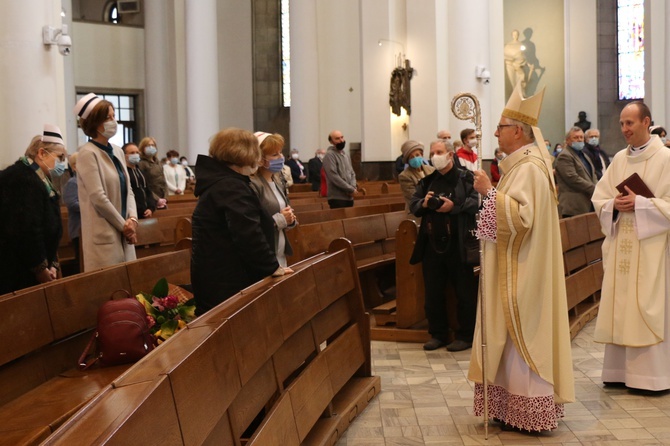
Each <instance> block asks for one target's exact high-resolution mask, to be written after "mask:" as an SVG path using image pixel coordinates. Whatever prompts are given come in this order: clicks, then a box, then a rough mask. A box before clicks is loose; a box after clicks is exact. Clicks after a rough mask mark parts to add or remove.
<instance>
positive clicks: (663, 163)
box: [592, 137, 670, 347]
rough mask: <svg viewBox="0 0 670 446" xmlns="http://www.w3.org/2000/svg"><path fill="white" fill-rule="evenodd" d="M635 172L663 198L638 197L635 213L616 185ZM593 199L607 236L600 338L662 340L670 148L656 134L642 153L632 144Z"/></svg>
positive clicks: (640, 342)
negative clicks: (620, 207) (622, 207)
mask: <svg viewBox="0 0 670 446" xmlns="http://www.w3.org/2000/svg"><path fill="white" fill-rule="evenodd" d="M634 172H636V173H638V174H639V175H640V177H641V178H642V180H643V181H644V182H645V184H646V185H647V186H648V187H649V189H651V191H652V192H653V193H654V196H655V197H657V198H652V199H650V200H647V199H645V198H643V197H638V198H636V203H635V212H623V213H616V212H615V211H614V206H613V199H614V198H615V197H616V196H617V195H618V193H619V192H618V191H617V189H616V185H617V184H619V183H621V182H622V181H623V180H624V179H626V178H628V177H629V176H630V175H631V174H633V173H634ZM592 200H593V205H594V207H595V210H596V213H597V214H598V217H599V218H600V222H601V226H602V228H603V232H604V233H605V236H606V237H605V241H604V243H603V248H602V250H603V265H604V269H605V275H604V278H603V286H602V292H601V302H600V308H599V310H598V320H597V322H596V329H595V336H594V337H595V340H596V341H597V342H603V343H609V344H616V345H622V346H627V347H644V346H649V345H654V344H658V343H659V342H661V341H663V333H664V327H665V312H666V311H667V310H666V299H667V293H668V290H666V278H665V271H666V265H667V261H668V257H667V256H668V251H667V250H668V235H669V234H670V150H668V149H667V148H665V147H664V146H663V143H662V142H661V140H660V138H658V137H652V139H651V142H650V143H649V145H648V146H647V148H646V149H644V151H642V153H640V154H639V155H637V156H631V151H630V147H628V148H626V149H624V150H622V151H620V152H619V153H617V154H616V156H615V157H614V159H613V160H612V164H611V165H610V167H609V168H608V169H607V170H606V171H605V174H604V175H603V177H602V179H601V180H600V181H599V182H598V184H597V185H596V189H595V191H594V193H593V199H592ZM615 214H618V215H615ZM654 214H655V215H656V216H658V217H660V220H661V221H660V222H659V221H655V220H654ZM658 217H657V218H656V220H658Z"/></svg>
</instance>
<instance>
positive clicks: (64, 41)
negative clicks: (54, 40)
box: [58, 34, 72, 56]
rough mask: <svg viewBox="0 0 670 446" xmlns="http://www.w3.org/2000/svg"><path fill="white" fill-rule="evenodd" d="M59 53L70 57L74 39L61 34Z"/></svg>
mask: <svg viewBox="0 0 670 446" xmlns="http://www.w3.org/2000/svg"><path fill="white" fill-rule="evenodd" d="M58 52H59V53H61V54H62V55H63V56H69V55H70V53H71V52H72V38H70V36H68V35H67V34H61V35H60V37H58Z"/></svg>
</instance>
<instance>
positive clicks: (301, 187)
mask: <svg viewBox="0 0 670 446" xmlns="http://www.w3.org/2000/svg"><path fill="white" fill-rule="evenodd" d="M298 192H312V183H300V184H293V185H292V186H291V187H289V188H288V193H289V194H293V193H298ZM314 193H317V194H318V193H319V191H314Z"/></svg>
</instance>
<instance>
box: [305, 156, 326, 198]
mask: <svg viewBox="0 0 670 446" xmlns="http://www.w3.org/2000/svg"><path fill="white" fill-rule="evenodd" d="M322 166H323V162H322V161H321V160H320V159H319V157H316V156H315V157H314V158H312V159H311V160H309V162H308V163H307V171H308V174H307V181H309V182H310V183H312V190H321V167H322Z"/></svg>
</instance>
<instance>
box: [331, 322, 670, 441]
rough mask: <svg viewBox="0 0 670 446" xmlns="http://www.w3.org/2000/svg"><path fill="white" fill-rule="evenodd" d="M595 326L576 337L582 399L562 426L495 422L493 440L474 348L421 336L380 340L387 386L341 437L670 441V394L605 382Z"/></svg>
mask: <svg viewBox="0 0 670 446" xmlns="http://www.w3.org/2000/svg"><path fill="white" fill-rule="evenodd" d="M594 326H595V321H592V322H590V323H589V324H588V325H587V326H586V327H585V328H584V329H583V330H582V331H581V332H580V333H579V334H578V335H577V337H576V338H575V339H574V341H573V342H572V356H573V362H574V369H575V392H576V394H577V402H575V403H571V404H567V405H566V407H565V418H563V420H561V421H559V424H558V429H556V430H555V431H552V432H548V433H543V434H522V433H516V432H502V431H501V430H500V427H499V426H498V425H497V424H495V423H492V424H491V425H490V426H489V438H488V440H484V425H483V421H482V418H481V417H475V416H473V415H472V396H473V386H472V383H471V382H470V381H468V380H467V379H466V374H467V370H468V363H469V360H470V350H467V351H465V352H459V353H454V354H452V353H449V352H447V351H446V350H445V349H440V350H437V351H434V352H425V351H423V349H422V348H421V344H408V343H400V342H398V343H395V342H378V341H373V342H372V366H373V372H374V374H376V375H379V376H381V378H382V392H381V394H380V395H379V396H378V397H377V398H375V399H374V400H373V401H372V403H371V404H370V406H368V408H367V409H366V410H365V412H363V413H362V414H361V415H359V417H358V418H357V419H356V420H355V421H354V423H353V425H352V426H351V427H350V428H349V429H348V430H347V431H346V432H345V434H344V436H343V437H342V438H341V439H340V441H339V442H338V443H337V445H338V446H345V445H346V446H352V445H380V446H381V445H385V446H396V445H398V446H399V445H423V444H430V445H474V444H490V445H522V444H523V445H526V444H542V445H545V444H553V445H559V444H560V445H594V446H595V445H647V444H667V445H670V394H668V393H665V394H663V395H660V396H646V395H641V394H634V393H632V392H631V391H629V390H627V389H625V388H603V385H602V382H601V381H600V370H601V366H602V357H603V350H604V348H603V345H601V344H597V343H595V342H593V328H594ZM668 373H670V370H669V371H668Z"/></svg>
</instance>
